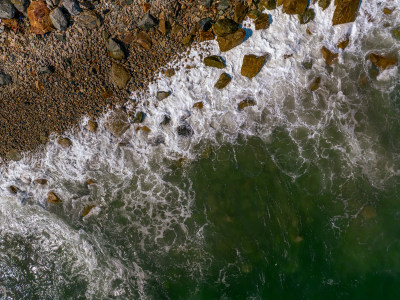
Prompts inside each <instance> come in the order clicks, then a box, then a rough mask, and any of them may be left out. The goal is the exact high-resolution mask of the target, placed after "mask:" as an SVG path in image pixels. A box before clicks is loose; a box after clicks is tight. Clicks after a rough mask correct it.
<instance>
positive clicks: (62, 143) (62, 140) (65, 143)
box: [57, 138, 72, 148]
mask: <svg viewBox="0 0 400 300" xmlns="http://www.w3.org/2000/svg"><path fill="white" fill-rule="evenodd" d="M57 143H58V144H59V145H60V146H62V147H64V148H68V147H70V146H72V142H71V140H70V139H69V138H59V139H58V141H57Z"/></svg>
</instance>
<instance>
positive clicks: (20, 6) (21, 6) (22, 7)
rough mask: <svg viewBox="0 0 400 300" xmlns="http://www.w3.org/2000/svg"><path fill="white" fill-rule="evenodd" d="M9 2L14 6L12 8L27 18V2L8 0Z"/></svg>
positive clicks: (27, 0)
mask: <svg viewBox="0 0 400 300" xmlns="http://www.w3.org/2000/svg"><path fill="white" fill-rule="evenodd" d="M10 2H11V3H12V4H13V5H14V7H15V8H16V9H17V10H18V11H19V12H21V13H23V14H24V16H27V13H26V10H27V8H28V6H29V3H30V2H29V0H10Z"/></svg>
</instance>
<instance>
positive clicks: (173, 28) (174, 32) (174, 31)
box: [171, 24, 185, 35]
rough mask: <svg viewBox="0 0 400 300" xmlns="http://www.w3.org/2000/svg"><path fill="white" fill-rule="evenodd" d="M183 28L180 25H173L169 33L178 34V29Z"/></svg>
mask: <svg viewBox="0 0 400 300" xmlns="http://www.w3.org/2000/svg"><path fill="white" fill-rule="evenodd" d="M184 29H185V28H183V27H182V26H181V25H179V24H177V25H175V26H174V27H172V30H171V34H173V35H176V34H178V33H179V32H180V31H182V30H184Z"/></svg>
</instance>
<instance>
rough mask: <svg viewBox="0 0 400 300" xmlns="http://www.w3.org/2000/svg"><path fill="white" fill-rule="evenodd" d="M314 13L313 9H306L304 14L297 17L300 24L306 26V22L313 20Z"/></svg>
mask: <svg viewBox="0 0 400 300" xmlns="http://www.w3.org/2000/svg"><path fill="white" fill-rule="evenodd" d="M314 18H315V12H314V10H313V9H307V10H306V11H305V12H304V13H302V14H300V15H299V21H300V24H307V23H308V22H310V21H312V20H314Z"/></svg>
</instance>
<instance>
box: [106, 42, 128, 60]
mask: <svg viewBox="0 0 400 300" xmlns="http://www.w3.org/2000/svg"><path fill="white" fill-rule="evenodd" d="M106 46H107V51H108V54H109V55H110V56H111V57H112V58H114V59H116V60H122V59H124V58H125V53H124V51H123V50H122V49H121V46H120V45H119V44H118V43H117V42H116V41H114V40H113V39H109V40H108V42H107V44H106Z"/></svg>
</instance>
